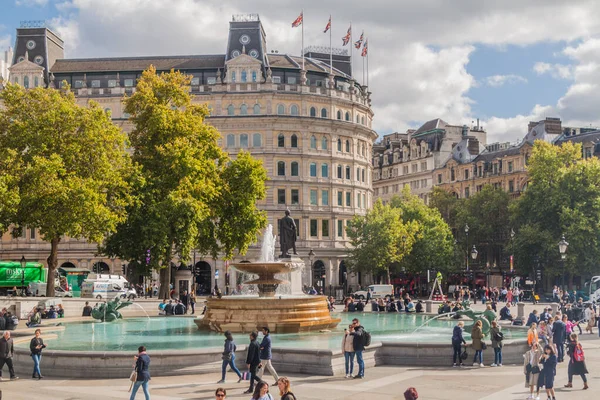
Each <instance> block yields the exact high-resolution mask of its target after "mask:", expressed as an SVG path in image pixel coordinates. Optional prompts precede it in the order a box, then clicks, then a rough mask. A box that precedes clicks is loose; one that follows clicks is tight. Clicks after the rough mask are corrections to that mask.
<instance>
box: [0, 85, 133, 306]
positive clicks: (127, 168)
mask: <svg viewBox="0 0 600 400" xmlns="http://www.w3.org/2000/svg"><path fill="white" fill-rule="evenodd" d="M0 100H2V101H3V104H4V108H3V109H0V176H1V178H0V192H6V193H7V194H6V197H5V196H4V193H3V201H2V205H1V206H0V216H2V218H3V219H4V221H3V222H2V223H1V225H2V226H0V227H1V228H2V229H6V227H7V222H10V223H11V224H13V225H14V226H15V227H16V229H17V230H19V229H22V228H24V227H29V228H37V229H39V231H40V236H41V238H42V239H43V240H45V241H48V242H50V244H51V250H50V255H49V257H48V276H49V278H50V279H52V277H53V276H54V272H55V270H56V267H57V253H58V244H59V242H60V241H61V239H62V238H63V237H64V236H69V237H73V238H85V239H87V240H89V241H93V242H101V241H102V240H103V239H104V238H105V235H106V234H108V233H110V232H113V231H114V230H115V229H116V227H117V225H118V224H119V223H121V222H122V221H124V220H125V217H126V208H127V206H128V205H129V204H131V202H132V200H133V199H132V197H131V196H130V194H129V188H130V184H129V179H130V177H131V175H132V174H133V173H134V171H135V169H134V168H133V167H132V164H131V160H130V157H129V155H128V154H127V152H126V148H127V138H126V136H125V134H124V133H123V132H122V131H121V130H120V129H119V128H118V127H117V126H115V125H114V124H113V123H112V121H111V118H110V115H109V114H108V113H106V112H105V111H104V110H103V109H102V108H101V107H100V106H99V105H98V104H97V103H95V102H90V103H89V104H88V107H82V106H79V105H78V104H77V103H76V100H75V96H74V94H73V93H72V92H71V91H70V90H69V88H68V87H66V88H64V89H62V90H56V89H45V88H35V89H25V88H23V87H21V86H18V85H10V84H9V85H8V86H7V87H6V89H4V90H3V91H2V92H0ZM46 295H47V296H53V295H54V285H52V284H49V285H47V292H46Z"/></svg>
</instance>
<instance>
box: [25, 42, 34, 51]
mask: <svg viewBox="0 0 600 400" xmlns="http://www.w3.org/2000/svg"><path fill="white" fill-rule="evenodd" d="M27 49H29V50H33V49H35V41H34V40H28V41H27Z"/></svg>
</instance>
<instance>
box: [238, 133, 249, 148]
mask: <svg viewBox="0 0 600 400" xmlns="http://www.w3.org/2000/svg"><path fill="white" fill-rule="evenodd" d="M240 147H241V148H243V149H247V148H248V134H247V133H242V134H241V135H240Z"/></svg>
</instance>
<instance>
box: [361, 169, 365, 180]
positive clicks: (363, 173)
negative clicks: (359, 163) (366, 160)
mask: <svg viewBox="0 0 600 400" xmlns="http://www.w3.org/2000/svg"><path fill="white" fill-rule="evenodd" d="M361 180H362V181H363V182H364V181H365V169H364V168H363V169H362V179H361Z"/></svg>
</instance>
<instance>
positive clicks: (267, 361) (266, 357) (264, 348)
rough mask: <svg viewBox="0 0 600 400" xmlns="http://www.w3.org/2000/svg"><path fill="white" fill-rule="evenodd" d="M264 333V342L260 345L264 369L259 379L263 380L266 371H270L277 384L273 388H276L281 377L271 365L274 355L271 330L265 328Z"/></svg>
mask: <svg viewBox="0 0 600 400" xmlns="http://www.w3.org/2000/svg"><path fill="white" fill-rule="evenodd" d="M262 331H263V335H264V336H263V339H262V342H261V343H260V364H261V367H262V368H261V369H260V370H259V371H258V377H259V378H261V379H262V376H263V374H264V372H265V370H266V369H268V370H269V373H270V374H271V375H272V376H273V378H275V383H273V386H276V385H277V380H278V379H279V375H277V371H275V368H274V367H273V364H272V363H271V358H272V357H273V355H272V353H271V348H272V343H271V335H270V330H269V328H268V327H266V326H265V327H263V329H262Z"/></svg>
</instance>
